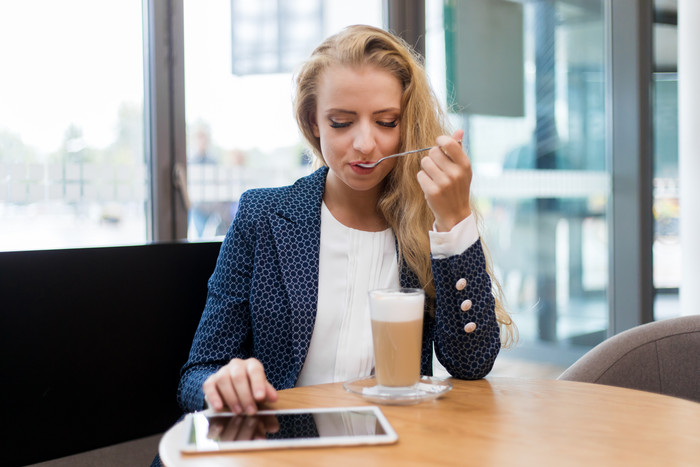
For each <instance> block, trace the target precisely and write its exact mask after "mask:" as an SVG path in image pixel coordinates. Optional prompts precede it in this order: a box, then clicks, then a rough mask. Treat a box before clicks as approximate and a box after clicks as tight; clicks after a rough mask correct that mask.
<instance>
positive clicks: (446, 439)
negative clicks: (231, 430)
mask: <svg viewBox="0 0 700 467" xmlns="http://www.w3.org/2000/svg"><path fill="white" fill-rule="evenodd" d="M450 381H451V382H452V384H453V386H454V387H453V389H452V390H451V391H450V392H448V393H447V394H446V395H444V396H443V397H441V398H440V399H437V400H434V401H430V402H423V403H420V404H416V405H406V406H396V405H381V406H380V408H381V410H382V412H384V414H385V415H386V417H387V419H388V420H389V423H391V425H392V426H393V427H394V429H395V430H396V433H397V434H398V436H399V441H398V443H396V444H392V445H383V446H353V447H330V448H301V449H293V450H289V449H286V450H285V449H282V450H270V451H264V452H263V451H250V452H236V453H216V454H199V455H192V454H190V455H187V454H182V453H181V452H180V443H181V441H182V440H183V439H184V429H185V426H184V423H183V422H180V423H178V424H176V425H175V426H173V427H172V428H171V429H170V430H168V431H167V432H166V433H165V435H164V436H163V438H162V440H161V443H160V448H159V451H160V456H161V459H162V461H163V463H164V464H165V465H166V466H168V467H177V466H189V465H197V466H223V465H226V466H249V465H250V466H252V465H255V466H261V465H299V466H308V465H333V466H334V467H337V466H342V465H353V466H361V467H368V466H374V465H377V466H380V465H381V466H386V465H398V464H404V465H405V464H408V465H432V464H443V465H479V466H485V465H538V466H541V465H595V464H601V465H606V466H607V465H624V466H629V465H635V466H640V465H674V466H675V465H698V462H700V435H699V434H698V433H699V432H698V428H700V403H696V402H692V401H688V400H683V399H678V398H674V397H670V396H664V395H659V394H654V393H649V392H643V391H636V390H632V389H625V388H618V387H613V386H603V385H598V384H589V383H578V382H573V381H559V380H535V379H520V378H502V377H488V378H486V379H482V380H477V381H461V380H455V379H452V380H450ZM358 405H375V404H373V403H370V402H366V401H364V399H362V398H361V397H359V396H357V395H355V394H351V393H348V392H346V391H345V390H344V389H343V385H342V383H333V384H322V385H316V386H306V387H299V388H293V389H287V390H283V391H280V392H279V400H278V401H277V402H276V403H274V404H270V405H268V407H267V408H274V409H291V408H303V407H340V406H358Z"/></svg>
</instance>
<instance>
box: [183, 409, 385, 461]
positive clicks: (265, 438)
mask: <svg viewBox="0 0 700 467" xmlns="http://www.w3.org/2000/svg"><path fill="white" fill-rule="evenodd" d="M185 426H186V429H185V434H186V439H185V442H184V445H183V448H182V452H184V453H198V452H214V451H240V450H255V449H277V448H297V447H315V446H319V447H320V446H352V445H368V444H391V443H394V442H396V441H397V440H398V436H397V435H396V432H395V431H394V429H393V428H392V427H391V425H390V424H389V422H388V421H387V419H386V418H385V417H384V414H383V413H382V412H381V410H379V407H376V406H364V407H340V408H338V407H335V408H314V409H286V410H263V411H260V412H258V413H257V414H255V415H234V414H232V413H227V412H212V411H204V412H195V413H191V414H188V415H187V418H186V419H185Z"/></svg>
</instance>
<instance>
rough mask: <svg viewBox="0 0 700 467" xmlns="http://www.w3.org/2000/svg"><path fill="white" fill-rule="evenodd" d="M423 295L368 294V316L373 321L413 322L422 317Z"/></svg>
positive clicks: (380, 292) (388, 291) (390, 292)
mask: <svg viewBox="0 0 700 467" xmlns="http://www.w3.org/2000/svg"><path fill="white" fill-rule="evenodd" d="M424 303H425V296H424V295H423V293H405V292H398V291H390V290H384V291H373V292H370V316H371V317H372V319H373V320H375V321H392V322H398V321H414V320H417V319H421V318H422V317H423V305H424Z"/></svg>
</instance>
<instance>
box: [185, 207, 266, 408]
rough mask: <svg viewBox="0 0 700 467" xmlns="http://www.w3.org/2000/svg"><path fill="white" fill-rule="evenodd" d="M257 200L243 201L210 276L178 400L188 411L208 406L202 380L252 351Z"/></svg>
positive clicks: (245, 356) (248, 355) (246, 356)
mask: <svg viewBox="0 0 700 467" xmlns="http://www.w3.org/2000/svg"><path fill="white" fill-rule="evenodd" d="M255 217H256V216H255V213H254V203H251V202H249V201H248V196H247V194H245V193H244V194H243V196H242V197H241V199H240V203H239V208H238V212H237V213H236V218H235V220H234V221H233V223H232V224H231V227H230V228H229V230H228V233H227V234H226V237H225V239H224V241H223V243H222V244H221V250H220V252H219V257H218V259H217V263H216V268H215V269H214V273H213V274H212V276H211V278H210V279H209V284H208V286H209V290H208V294H207V300H206V305H205V307H204V312H203V313H202V317H201V320H200V322H199V326H198V327H197V331H196V333H195V336H194V339H193V342H192V348H191V350H190V354H189V359H188V360H187V363H186V364H185V366H184V367H183V368H182V371H181V378H180V385H179V387H178V402H179V404H180V406H181V407H182V408H183V409H184V410H185V411H188V412H191V411H196V410H201V409H202V408H204V393H203V392H202V384H203V383H204V381H205V380H206V379H207V377H209V375H211V374H213V373H215V372H216V371H217V370H218V369H219V368H221V367H222V366H224V365H226V364H227V363H228V362H229V361H231V359H233V358H248V357H250V356H251V353H252V330H251V319H250V311H249V310H250V302H249V297H250V286H251V278H252V274H253V270H252V266H253V257H254V254H255V226H254V224H253V219H254V218H255Z"/></svg>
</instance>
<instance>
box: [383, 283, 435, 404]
mask: <svg viewBox="0 0 700 467" xmlns="http://www.w3.org/2000/svg"><path fill="white" fill-rule="evenodd" d="M424 303H425V294H424V292H423V290H422V289H380V290H372V291H370V292H369V307H370V317H371V319H372V341H373V343H374V361H375V372H376V378H377V383H378V384H379V386H382V387H384V388H387V389H390V390H392V391H397V392H400V391H402V390H409V389H411V388H412V387H413V386H414V385H415V384H416V383H418V381H419V379H420V360H421V346H422V340H423V339H422V336H423V305H424Z"/></svg>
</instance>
